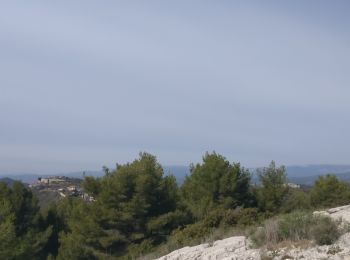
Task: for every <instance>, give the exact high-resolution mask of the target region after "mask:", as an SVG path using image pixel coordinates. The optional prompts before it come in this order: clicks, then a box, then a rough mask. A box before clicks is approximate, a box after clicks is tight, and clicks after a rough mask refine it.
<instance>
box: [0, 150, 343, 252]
mask: <svg viewBox="0 0 350 260" xmlns="http://www.w3.org/2000/svg"><path fill="white" fill-rule="evenodd" d="M104 171H105V176H104V177H102V178H92V177H86V178H85V180H84V182H83V188H84V190H85V192H86V193H88V194H89V195H91V196H93V197H94V200H93V201H91V202H86V201H84V200H82V199H80V198H65V199H62V200H60V201H59V202H58V203H55V204H51V205H50V206H49V207H46V208H42V209H40V208H39V206H38V203H37V200H36V198H35V196H34V195H33V193H32V192H31V191H30V190H29V189H28V188H26V187H25V186H23V185H22V184H21V183H19V182H16V183H14V184H13V186H12V187H11V188H10V187H8V186H7V185H5V184H0V259H25V258H28V259H116V258H121V259H134V258H137V257H139V256H142V255H145V254H148V253H151V252H154V251H156V250H160V251H161V252H166V251H168V250H174V249H176V248H178V247H181V246H183V245H192V244H195V243H200V242H203V241H207V240H208V239H209V240H210V239H214V238H216V239H217V238H220V237H221V236H224V235H225V234H227V232H229V231H230V232H231V231H232V232H231V233H230V234H232V233H243V232H245V231H244V230H249V229H250V230H253V231H252V232H251V237H252V238H253V240H254V241H255V243H256V244H257V245H267V244H271V243H280V242H283V241H302V240H310V241H311V240H312V241H315V242H316V243H318V244H330V243H332V242H334V241H335V240H336V239H337V238H338V237H339V235H340V234H341V233H342V232H343V230H341V229H340V228H339V225H338V224H337V223H334V222H333V221H332V220H331V219H329V218H325V217H319V216H318V217H317V216H313V215H312V214H311V213H309V212H311V210H314V209H316V208H322V207H330V206H337V205H344V204H349V203H350V189H349V187H348V185H347V184H345V183H343V182H340V181H339V180H337V178H336V177H335V176H332V175H328V176H325V177H320V178H319V179H318V180H317V181H316V183H315V185H314V187H312V188H311V190H310V191H303V190H301V189H297V188H290V187H289V186H288V183H287V176H286V172H285V168H284V167H283V166H282V167H277V166H276V164H275V163H274V162H271V164H270V165H269V166H268V167H266V168H263V169H260V170H258V172H257V175H258V178H259V183H258V184H252V183H251V173H250V172H249V171H248V170H247V169H245V168H244V167H241V165H240V164H239V163H230V162H229V161H228V160H227V159H226V158H225V157H223V156H222V155H219V154H217V153H215V152H214V153H206V154H205V155H204V156H203V161H202V162H201V163H198V164H196V165H191V167H190V174H189V176H187V177H186V179H185V181H184V183H183V185H181V186H180V187H179V186H178V185H177V183H176V180H175V177H174V176H165V175H164V173H163V168H162V166H161V165H160V164H159V163H158V161H157V159H156V157H155V156H153V155H151V154H148V153H141V154H140V156H139V158H138V159H136V160H134V161H133V162H131V163H126V164H123V165H117V167H116V169H111V170H110V169H108V168H106V167H104ZM258 226H262V227H261V228H257V227H258ZM252 227H253V228H252Z"/></svg>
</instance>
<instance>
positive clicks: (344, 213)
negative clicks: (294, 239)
mask: <svg viewBox="0 0 350 260" xmlns="http://www.w3.org/2000/svg"><path fill="white" fill-rule="evenodd" d="M314 214H324V215H328V216H330V217H331V218H333V219H339V218H341V219H343V220H344V221H347V222H350V205H347V206H343V207H338V208H333V209H329V210H326V211H317V212H314ZM192 259H203V260H214V259H215V260H248V259H249V260H255V259H256V260H260V259H261V260H263V259H276V260H287V259H305V260H306V259H310V260H312V259H315V260H316V259H334V260H342V259H343V260H350V233H346V234H344V235H343V236H341V237H340V239H339V240H338V241H337V242H336V243H334V244H333V245H329V246H328V245H327V246H309V247H307V246H305V247H303V248H300V247H295V246H289V247H288V248H287V247H285V248H283V247H282V248H279V249H278V250H275V251H268V250H266V249H253V248H251V246H250V243H249V241H248V239H247V238H246V237H244V236H235V237H230V238H226V239H223V240H218V241H215V242H214V243H212V244H211V243H206V244H201V245H198V246H193V247H184V248H181V249H178V250H176V251H173V252H171V253H170V254H168V255H166V256H163V257H161V258H159V260H192Z"/></svg>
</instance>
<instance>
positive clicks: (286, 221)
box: [250, 212, 345, 246]
mask: <svg viewBox="0 0 350 260" xmlns="http://www.w3.org/2000/svg"><path fill="white" fill-rule="evenodd" d="M343 231H345V230H344V229H343V228H342V227H340V223H337V222H336V221H334V220H332V219H331V218H329V217H326V216H314V215H312V214H311V213H305V212H293V213H290V214H286V215H282V216H279V217H276V218H272V219H269V220H267V221H265V223H264V226H263V227H260V228H257V229H256V230H255V231H254V232H252V233H251V235H250V237H251V239H252V241H253V243H254V244H255V245H256V246H262V245H275V244H278V243H280V242H282V241H293V242H297V241H301V240H313V241H315V242H316V243H317V244H318V245H329V244H332V243H334V242H335V241H336V240H337V239H338V238H339V236H340V235H341V234H342V233H343Z"/></svg>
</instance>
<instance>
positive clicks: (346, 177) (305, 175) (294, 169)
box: [0, 164, 350, 185]
mask: <svg viewBox="0 0 350 260" xmlns="http://www.w3.org/2000/svg"><path fill="white" fill-rule="evenodd" d="M163 168H164V173H165V174H166V175H169V174H173V175H174V176H175V177H176V179H177V181H178V183H179V184H181V183H182V182H183V181H184V179H185V177H186V175H188V174H189V167H187V166H181V165H180V166H164V167H163ZM286 171H287V177H288V180H289V181H290V182H293V183H298V184H305V185H312V184H313V183H314V181H315V180H316V179H317V178H318V176H320V175H325V174H335V175H336V176H337V177H338V178H339V179H340V180H342V181H346V182H349V183H350V165H328V164H327V165H321V164H320V165H306V166H287V167H286ZM251 172H252V173H253V181H256V180H257V179H256V175H255V174H254V172H255V169H252V170H251ZM50 175H64V176H67V177H71V178H81V179H83V171H81V172H70V173H58V174H49V175H45V174H29V173H28V174H25V173H23V174H0V178H6V177H8V178H11V179H13V180H21V181H22V182H24V183H29V184H30V183H33V182H36V181H37V179H38V178H39V177H44V176H50ZM103 175H104V173H103V172H102V171H85V176H93V177H101V176H103ZM0 180H1V179H0Z"/></svg>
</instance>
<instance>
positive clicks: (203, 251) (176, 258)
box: [159, 236, 260, 260]
mask: <svg viewBox="0 0 350 260" xmlns="http://www.w3.org/2000/svg"><path fill="white" fill-rule="evenodd" d="M192 259H203V260H213V259H217V260H221V259H227V260H228V259H260V254H259V250H258V249H250V248H249V242H248V241H247V239H246V237H244V236H237V237H230V238H226V239H223V240H218V241H215V242H214V243H213V244H210V243H206V244H201V245H198V246H193V247H183V248H181V249H178V250H176V251H173V252H172V253H170V254H168V255H166V256H163V257H161V258H159V260H192Z"/></svg>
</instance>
